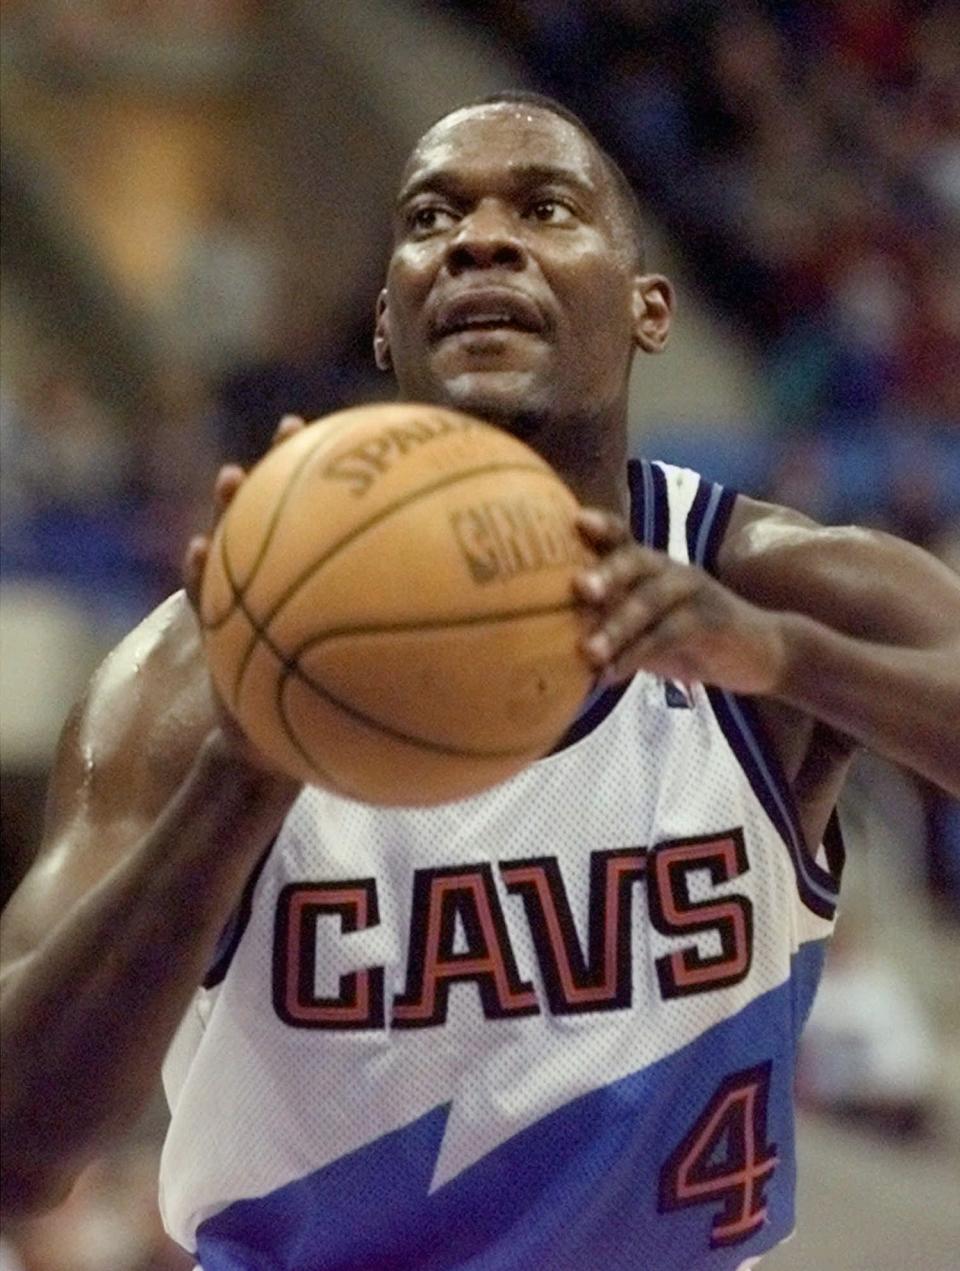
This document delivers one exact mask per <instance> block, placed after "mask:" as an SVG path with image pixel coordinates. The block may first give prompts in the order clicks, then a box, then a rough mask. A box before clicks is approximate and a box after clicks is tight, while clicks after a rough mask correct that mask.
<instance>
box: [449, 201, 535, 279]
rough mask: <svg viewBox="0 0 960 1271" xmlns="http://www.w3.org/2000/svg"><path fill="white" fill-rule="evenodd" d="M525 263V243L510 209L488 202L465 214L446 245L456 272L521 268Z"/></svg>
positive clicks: (451, 268) (453, 271) (450, 268)
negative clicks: (508, 210) (510, 213)
mask: <svg viewBox="0 0 960 1271" xmlns="http://www.w3.org/2000/svg"><path fill="white" fill-rule="evenodd" d="M526 264H527V251H526V247H525V246H524V244H523V240H522V239H521V238H520V237H519V235H518V234H517V231H516V227H515V226H514V224H513V222H512V219H511V217H510V215H509V213H508V212H507V211H506V210H505V209H502V208H499V207H495V206H494V205H493V204H492V203H489V202H483V203H480V204H479V205H478V206H477V207H475V208H474V209H473V211H472V212H469V213H468V214H467V215H466V216H464V218H463V220H462V221H461V222H460V228H459V229H458V231H457V233H456V234H455V236H454V237H453V239H452V240H451V242H450V246H449V248H448V249H447V268H448V270H449V271H450V273H451V274H454V275H456V274H462V273H465V272H467V271H468V270H470V269H509V270H515V271H520V270H522V269H524V268H525V267H526Z"/></svg>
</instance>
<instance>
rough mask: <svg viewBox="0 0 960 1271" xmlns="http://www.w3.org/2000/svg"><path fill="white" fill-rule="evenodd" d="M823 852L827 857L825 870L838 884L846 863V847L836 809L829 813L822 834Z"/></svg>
mask: <svg viewBox="0 0 960 1271" xmlns="http://www.w3.org/2000/svg"><path fill="white" fill-rule="evenodd" d="M823 850H824V852H825V853H826V857H827V868H828V869H829V870H830V873H831V874H832V875H833V877H834V878H835V879H836V880H837V882H838V883H839V882H840V879H841V878H842V877H843V867H844V865H845V864H846V861H847V845H846V843H844V841H843V830H842V828H841V826H840V817H839V815H838V813H837V809H836V808H834V809H833V811H832V812H831V813H830V820H829V821H828V822H827V828H826V829H825V830H824V832H823Z"/></svg>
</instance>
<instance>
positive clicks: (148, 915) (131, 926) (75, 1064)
mask: <svg viewBox="0 0 960 1271" xmlns="http://www.w3.org/2000/svg"><path fill="white" fill-rule="evenodd" d="M294 795H295V789H294V787H293V786H292V785H291V784H290V783H287V782H285V781H280V780H278V779H274V778H272V777H269V776H267V775H266V774H265V773H263V772H260V771H259V770H256V769H254V768H251V767H250V766H248V765H246V764H244V763H242V762H240V761H239V760H238V758H237V755H236V751H235V750H234V749H233V748H232V747H231V745H230V744H229V743H228V742H227V741H226V740H225V738H224V736H223V734H222V732H221V730H220V729H219V728H218V727H217V724H216V715H215V712H214V709H213V704H212V701H211V697H210V690H209V682H208V680H207V676H206V672H205V669H204V667H203V664H202V661H201V659H200V657H199V649H198V636H197V633H196V627H195V622H194V619H193V615H192V613H191V612H190V609H189V607H188V606H187V603H186V601H185V599H184V598H183V597H182V596H177V597H174V598H173V599H172V600H170V601H168V602H167V603H166V605H164V606H161V608H160V610H158V611H157V612H156V613H154V614H153V615H152V616H151V617H150V618H149V619H147V621H146V622H145V623H144V624H142V626H141V627H140V628H138V629H137V630H136V631H135V632H133V634H132V635H131V636H129V637H128V638H127V639H126V640H125V641H124V642H123V643H122V644H121V645H120V646H119V648H118V649H117V650H116V651H115V652H114V653H113V654H112V655H111V657H110V658H109V659H108V660H107V662H106V663H105V664H104V666H103V667H102V668H101V670H100V672H99V673H98V674H97V676H95V678H94V680H93V682H92V684H91V687H90V690H89V692H88V694H87V697H86V699H85V701H84V702H83V703H82V704H81V706H80V707H79V708H78V709H77V710H76V711H75V712H74V715H73V716H72V717H71V720H70V721H69V722H68V724H67V727H66V729H65V731H64V735H63V738H62V741H61V745H60V750H59V754H58V757H57V761H56V767H55V772H54V776H53V781H52V784H51V793H50V799H49V805H48V814H47V825H46V831H45V839H44V843H43V847H42V850H41V853H40V855H39V857H38V859H37V862H36V864H35V865H34V867H33V869H32V870H31V871H30V873H29V874H28V875H27V877H26V879H25V880H24V882H23V883H22V884H21V886H20V888H19V889H18V891H17V893H16V894H15V895H14V897H13V898H12V900H11V902H10V904H9V906H8V908H7V911H6V914H5V915H4V923H3V963H4V969H3V980H2V1008H3V1036H2V1098H0V1128H2V1134H3V1145H4V1166H3V1184H4V1189H3V1190H4V1196H3V1208H4V1212H5V1213H17V1212H24V1211H28V1210H30V1209H35V1208H40V1207H42V1206H43V1205H45V1204H49V1203H53V1202H55V1201H56V1200H58V1199H59V1198H60V1196H61V1195H62V1194H63V1193H64V1192H65V1190H66V1189H67V1188H68V1187H69V1185H70V1183H71V1181H72V1179H73V1177H74V1176H75V1174H76V1172H77V1171H78V1170H79V1168H80V1167H81V1166H82V1165H83V1164H84V1163H85V1161H86V1160H87V1159H89V1158H90V1156H92V1155H93V1154H94V1153H95V1152H96V1151H97V1150H98V1149H99V1148H100V1147H102V1145H103V1143H104V1142H105V1141H106V1140H108V1139H109V1138H110V1137H111V1136H112V1135H114V1134H115V1133H117V1132H118V1131H119V1130H121V1129H122V1128H124V1127H125V1126H127V1125H128V1124H129V1123H130V1122H131V1121H132V1120H133V1119H134V1118H135V1117H136V1115H137V1114H138V1113H139V1111H140V1110H141V1108H142V1106H143V1104H144V1102H145V1100H146V1098H147V1096H148V1095H149V1093H150V1091H151V1090H152V1089H153V1087H154V1085H155V1083H156V1078H157V1073H158V1071H159V1068H160V1063H161V1060H162V1057H163V1054H164V1052H165V1050H166V1047H167V1045H168V1044H169V1041H170V1039H171V1037H172V1035H173V1032H174V1031H175V1029H176V1027H177V1024H178V1022H179V1020H180V1018H181V1016H182V1014H183V1012H184V1010H185V1008H186V1006H187V1003H188V1001H189V998H190V996H191V994H192V993H193V991H194V990H195V988H196V986H197V984H198V983H199V981H200V979H201V978H202V976H203V973H204V970H205V969H206V967H207V965H208V964H209V961H210V959H211V956H212V953H213V950H214V947H215V944H216V941H217V938H218V936H219V933H220V931H221V929H222V927H223V925H224V923H225V922H226V920H227V918H228V917H229V915H230V913H231V911H232V909H233V906H234V905H235V903H236V901H237V899H238V897H239V894H240V892H241V891H242V888H243V884H244V882H245V880H246V878H247V876H248V875H249V872H250V870H251V868H252V867H253V865H254V864H255V862H256V860H257V859H258V857H259V856H260V854H261V853H262V852H263V850H264V849H265V847H266V846H267V844H268V843H269V842H270V840H271V838H272V837H273V835H274V834H275V833H276V830H277V828H278V826H279V824H280V822H281V820H282V818H283V816H284V815H285V813H286V811H287V808H288V807H289V805H290V803H291V801H292V799H293V797H294Z"/></svg>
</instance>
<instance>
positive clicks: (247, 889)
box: [203, 839, 277, 989]
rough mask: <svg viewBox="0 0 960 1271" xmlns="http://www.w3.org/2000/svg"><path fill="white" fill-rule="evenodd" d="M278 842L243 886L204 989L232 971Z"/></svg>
mask: <svg viewBox="0 0 960 1271" xmlns="http://www.w3.org/2000/svg"><path fill="white" fill-rule="evenodd" d="M276 841H277V840H276V839H273V840H272V841H271V842H270V845H269V847H268V848H267V850H266V851H265V852H264V853H263V855H262V856H261V857H260V859H259V860H258V861H257V863H256V865H254V867H253V869H252V870H251V871H250V876H249V877H248V879H247V881H246V882H245V883H244V885H243V893H242V894H241V896H240V900H239V902H238V904H237V907H236V909H235V910H234V911H233V914H232V915H231V916H230V918H229V919H228V920H227V924H226V926H225V927H224V928H223V930H222V931H221V932H220V938H219V940H218V941H217V947H216V949H214V951H213V961H212V962H211V963H210V967H209V970H208V971H207V974H206V975H205V976H204V977H203V987H204V988H205V989H212V988H215V987H216V986H217V985H218V984H219V983H220V982H221V981H222V980H223V977H224V976H225V975H226V974H227V971H228V970H229V969H230V963H231V962H232V961H233V955H234V954H235V953H236V951H237V946H238V945H239V944H240V941H241V939H242V938H243V933H244V932H245V931H246V929H247V923H248V922H249V921H250V914H251V913H252V912H253V893H254V890H255V888H256V886H257V883H258V881H259V879H260V875H261V874H262V873H263V867H264V865H266V863H267V857H268V856H269V855H270V853H271V852H272V851H273V845H274V843H276Z"/></svg>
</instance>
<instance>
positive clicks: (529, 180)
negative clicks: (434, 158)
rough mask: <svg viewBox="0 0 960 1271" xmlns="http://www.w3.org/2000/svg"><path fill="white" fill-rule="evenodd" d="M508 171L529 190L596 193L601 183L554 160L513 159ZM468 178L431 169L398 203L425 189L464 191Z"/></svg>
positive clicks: (518, 185) (517, 183) (402, 193)
mask: <svg viewBox="0 0 960 1271" xmlns="http://www.w3.org/2000/svg"><path fill="white" fill-rule="evenodd" d="M507 173H508V174H509V177H510V179H511V182H512V184H513V185H514V186H515V187H516V188H517V189H518V190H528V189H531V188H532V187H535V186H538V185H566V186H570V187H572V188H573V189H577V190H579V191H580V192H581V193H583V194H588V195H594V194H596V192H597V187H596V185H595V184H594V182H593V181H590V180H589V179H588V178H586V177H584V176H583V175H582V174H581V173H579V172H577V171H575V170H574V169H573V168H565V167H561V166H560V165H559V164H554V163H516V164H514V163H510V164H507ZM466 185H467V181H465V180H463V179H462V178H461V177H460V176H459V175H458V174H457V173H456V172H455V171H452V170H451V169H449V168H435V169H433V170H432V171H430V170H428V171H427V172H425V173H424V174H423V175H422V176H420V177H417V178H416V180H414V181H411V182H409V183H408V184H407V185H405V186H404V187H403V189H402V190H401V191H400V193H399V194H398V195H397V201H396V204H395V207H396V208H397V209H399V208H401V207H403V205H404V204H405V203H409V202H410V200H411V199H412V198H415V197H416V196H417V195H418V194H421V193H422V192H423V191H424V190H440V191H444V192H447V193H450V194H461V193H462V192H463V190H464V189H465V188H466Z"/></svg>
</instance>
